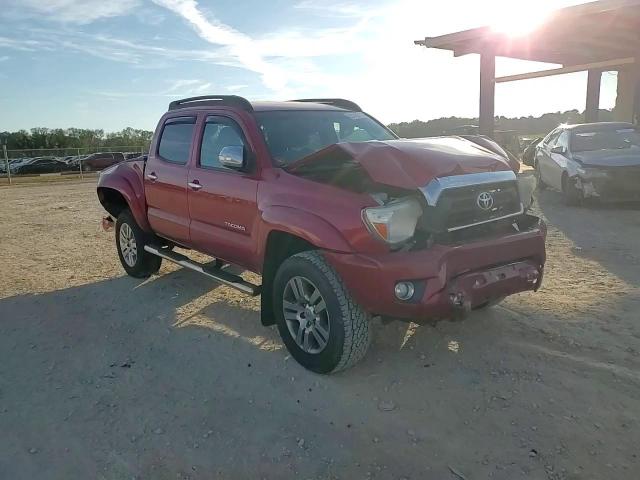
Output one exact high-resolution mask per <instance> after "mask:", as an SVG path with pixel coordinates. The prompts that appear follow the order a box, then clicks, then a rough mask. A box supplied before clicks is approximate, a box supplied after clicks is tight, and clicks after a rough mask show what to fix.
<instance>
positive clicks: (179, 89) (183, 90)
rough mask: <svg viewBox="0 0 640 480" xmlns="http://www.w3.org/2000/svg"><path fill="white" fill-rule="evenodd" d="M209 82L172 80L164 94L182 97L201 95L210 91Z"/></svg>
mask: <svg viewBox="0 0 640 480" xmlns="http://www.w3.org/2000/svg"><path fill="white" fill-rule="evenodd" d="M211 86H212V83H211V82H207V81H205V80H188V79H180V80H174V81H173V82H171V84H170V85H169V88H167V90H166V92H165V93H166V94H176V95H183V96H192V95H202V94H204V93H207V92H210V91H211Z"/></svg>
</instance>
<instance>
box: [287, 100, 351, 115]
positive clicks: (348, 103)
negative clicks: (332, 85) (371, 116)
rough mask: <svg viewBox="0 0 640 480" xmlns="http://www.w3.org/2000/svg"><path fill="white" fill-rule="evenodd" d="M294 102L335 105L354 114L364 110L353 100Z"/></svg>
mask: <svg viewBox="0 0 640 480" xmlns="http://www.w3.org/2000/svg"><path fill="white" fill-rule="evenodd" d="M291 101H292V102H309V103H323V104H325V105H333V106H335V107H340V108H344V109H345V110H353V111H354V112H361V111H362V109H361V108H360V107H359V106H358V104H357V103H355V102H352V101H351V100H345V99H344V98H301V99H298V100H291Z"/></svg>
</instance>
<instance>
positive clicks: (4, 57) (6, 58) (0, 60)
mask: <svg viewBox="0 0 640 480" xmlns="http://www.w3.org/2000/svg"><path fill="white" fill-rule="evenodd" d="M7 60H9V57H8V56H7V55H4V56H2V57H0V62H6V61H7Z"/></svg>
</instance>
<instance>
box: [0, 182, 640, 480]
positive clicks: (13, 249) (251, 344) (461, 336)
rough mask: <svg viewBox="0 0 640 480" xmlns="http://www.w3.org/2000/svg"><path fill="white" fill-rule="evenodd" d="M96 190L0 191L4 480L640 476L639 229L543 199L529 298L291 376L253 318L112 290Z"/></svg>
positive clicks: (200, 297) (397, 326)
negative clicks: (348, 365)
mask: <svg viewBox="0 0 640 480" xmlns="http://www.w3.org/2000/svg"><path fill="white" fill-rule="evenodd" d="M94 182H95V180H93V181H88V182H84V183H80V182H69V183H65V184H64V185H61V184H57V185H33V186H26V185H22V186H14V187H0V269H1V275H0V478H1V479H11V480H22V479H29V480H31V479H61V480H67V479H94V478H95V479H109V480H111V479H153V480H164V479H186V478H190V479H212V478H225V479H227V478H228V479H232V478H233V479H245V478H246V479H258V478H268V479H276V478H300V479H307V478H310V479H316V478H317V479H327V478H341V479H365V478H374V479H401V478H405V479H438V480H439V479H444V480H447V479H452V480H456V479H457V480H460V479H466V480H472V479H485V478H494V479H517V478H531V479H637V478H640V458H638V455H639V454H640V451H639V449H640V447H639V446H640V425H639V418H640V370H639V367H640V357H639V351H640V326H639V324H638V322H639V320H640V319H639V316H640V315H639V312H640V308H639V307H640V288H639V287H640V244H639V240H638V239H639V238H640V210H639V209H638V207H634V208H619V207H615V208H614V207H609V208H605V207H594V208H589V209H581V208H570V207H565V206H563V205H562V203H561V200H560V198H559V195H558V194H556V193H553V192H543V193H542V194H541V195H540V197H539V198H538V202H537V207H536V208H537V209H538V210H539V211H540V212H541V213H542V215H543V216H544V217H545V218H546V220H547V221H548V223H549V237H548V256H549V259H548V264H547V271H546V278H545V283H544V286H543V288H542V289H541V291H540V292H538V293H536V294H533V293H527V294H522V295H518V296H514V297H512V298H510V299H508V300H507V301H506V302H505V303H504V304H503V305H501V306H498V307H495V308H492V309H490V310H489V311H486V312H482V313H476V314H473V315H472V316H471V317H470V318H468V319H467V320H465V321H463V322H446V321H445V322H440V323H438V324H437V325H436V326H425V327H417V326H415V325H407V324H403V323H399V322H394V323H391V324H388V325H382V324H376V326H375V334H376V337H375V340H374V344H373V345H372V348H371V350H370V352H369V354H368V356H367V357H366V358H365V360H364V361H363V362H362V363H361V364H359V365H357V366H356V367H355V368H353V369H351V370H348V371H346V372H343V373H340V374H338V375H334V376H318V375H314V374H311V373H309V372H307V371H305V370H304V369H302V368H301V367H300V366H298V365H297V364H296V363H295V362H294V361H293V360H292V359H291V358H290V357H289V355H288V354H287V352H286V350H285V349H284V348H283V346H282V344H281V342H280V340H279V337H278V335H277V332H276V330H275V329H274V328H264V327H262V326H261V325H260V322H259V315H258V311H257V310H258V302H257V300H255V299H247V298H245V297H242V296H240V295H239V294H237V293H235V292H233V291H231V290H229V289H227V288H225V287H221V286H218V285H216V284H215V283H214V282H213V281H210V280H207V279H204V278H200V277H199V276H197V275H196V274H193V273H191V272H188V271H184V270H182V269H178V268H176V267H174V266H172V265H167V264H165V265H163V268H162V270H161V274H160V275H158V276H154V277H152V278H151V279H149V280H147V281H144V282H141V281H138V280H135V279H132V278H128V277H126V276H124V274H123V271H122V269H121V267H120V265H119V263H118V258H117V255H116V250H115V246H114V240H113V233H109V234H107V233H104V232H102V230H101V229H100V227H99V220H100V218H101V215H102V211H101V208H100V205H99V204H98V202H97V199H96V196H95V193H94Z"/></svg>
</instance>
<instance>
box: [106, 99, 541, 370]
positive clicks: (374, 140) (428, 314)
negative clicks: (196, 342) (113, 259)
mask: <svg viewBox="0 0 640 480" xmlns="http://www.w3.org/2000/svg"><path fill="white" fill-rule="evenodd" d="M98 198H99V199H100V202H101V204H102V205H103V206H104V208H105V210H106V211H107V212H108V213H109V216H108V217H105V219H104V223H105V226H106V227H107V228H108V227H109V226H111V225H113V223H114V222H115V232H116V235H115V237H116V244H117V249H118V254H119V256H120V261H121V262H122V265H123V267H124V269H125V270H126V272H127V273H128V274H129V275H132V276H134V277H148V276H149V275H151V274H153V273H155V272H157V271H158V269H159V268H160V263H161V261H162V259H166V260H169V261H172V262H175V263H178V264H180V265H182V266H184V267H186V268H189V269H192V270H195V271H197V272H199V273H201V274H203V275H206V276H208V277H211V278H214V279H215V280H217V281H219V282H222V283H223V284H225V285H227V286H230V287H233V288H236V289H238V290H241V291H243V292H245V293H247V294H249V295H259V294H261V295H262V302H261V309H262V312H261V316H262V323H263V324H264V325H274V324H275V325H277V326H278V329H279V332H280V335H281V337H282V339H283V341H284V343H285V345H286V346H287V348H288V350H289V351H290V352H291V354H292V356H293V357H294V358H295V359H296V360H297V361H298V362H299V363H300V364H302V365H303V366H304V367H306V368H308V369H310V370H312V371H314V372H319V373H330V372H335V371H338V370H341V369H344V368H347V367H350V366H351V365H353V364H354V363H356V362H357V361H358V360H360V359H361V358H362V357H363V356H364V355H365V352H366V350H367V347H368V346H369V343H370V340H371V326H370V320H371V318H372V317H374V316H382V317H387V318H399V319H407V320H411V321H414V322H420V321H425V320H427V319H433V318H438V317H447V316H451V315H453V314H455V313H456V312H465V311H469V310H473V309H478V308H483V307H486V306H488V305H491V304H493V303H495V302H497V301H500V300H501V299H503V298H504V297H505V296H507V295H511V294H513V293H517V292H522V291H527V290H537V289H538V288H539V287H540V283H541V281H542V274H543V267H544V262H545V235H546V228H545V225H544V224H543V222H542V221H541V220H540V219H539V218H537V217H535V216H532V215H529V214H527V213H526V211H525V208H524V207H523V203H522V201H521V199H520V195H519V192H518V183H517V178H516V175H515V173H514V172H513V170H512V169H511V168H510V167H509V164H508V162H507V161H506V160H505V159H504V158H503V157H501V156H499V155H497V154H495V153H494V152H492V151H490V150H488V149H486V148H483V147H482V146H481V145H477V144H476V143H473V142H470V141H468V140H465V139H463V138H459V137H441V138H431V139H419V140H403V139H399V138H397V136H396V135H395V134H394V133H393V132H392V131H390V130H389V129H388V128H386V127H385V126H384V125H382V124H381V123H380V122H378V121H377V120H375V119H374V118H373V117H371V116H369V115H367V114H366V113H364V112H363V111H362V110H361V109H360V108H359V107H358V106H357V105H356V104H355V103H353V102H350V101H347V100H341V99H312V100H296V101H289V102H251V103H250V102H249V101H247V100H246V99H244V98H242V97H237V96H205V97H194V98H187V99H184V100H177V101H174V102H172V103H171V104H170V106H169V110H168V112H167V113H165V114H164V115H163V116H162V118H161V119H160V122H159V123H158V127H157V129H156V132H155V135H154V137H153V140H152V143H151V148H150V151H149V155H148V156H147V157H146V158H144V159H140V158H138V159H132V160H129V161H125V162H122V163H119V164H118V165H114V166H113V167H110V168H108V169H107V170H105V171H103V172H102V174H101V175H100V179H99V182H98ZM174 247H180V248H183V249H193V250H196V251H199V252H203V253H205V254H208V255H210V256H212V257H214V258H215V260H214V261H213V262H211V263H208V264H206V265H205V264H201V263H197V262H195V261H193V260H191V259H190V258H189V257H187V256H186V255H183V254H181V253H177V252H175V251H174V250H173V248H174ZM229 264H233V265H237V266H240V267H242V268H243V269H246V270H250V271H253V272H257V273H259V274H261V278H262V280H261V282H262V285H254V284H252V283H249V282H248V281H246V280H244V279H243V278H242V277H241V276H239V275H236V274H233V273H231V272H230V271H229V270H228V269H227V268H226V267H227V266H228V265H229Z"/></svg>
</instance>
